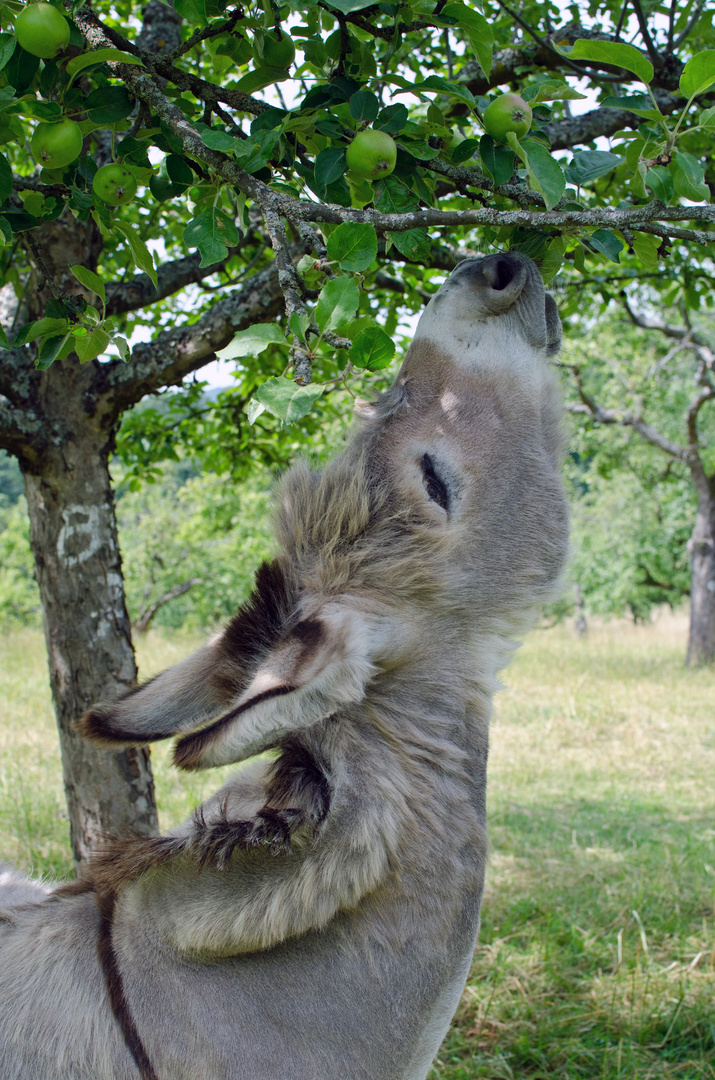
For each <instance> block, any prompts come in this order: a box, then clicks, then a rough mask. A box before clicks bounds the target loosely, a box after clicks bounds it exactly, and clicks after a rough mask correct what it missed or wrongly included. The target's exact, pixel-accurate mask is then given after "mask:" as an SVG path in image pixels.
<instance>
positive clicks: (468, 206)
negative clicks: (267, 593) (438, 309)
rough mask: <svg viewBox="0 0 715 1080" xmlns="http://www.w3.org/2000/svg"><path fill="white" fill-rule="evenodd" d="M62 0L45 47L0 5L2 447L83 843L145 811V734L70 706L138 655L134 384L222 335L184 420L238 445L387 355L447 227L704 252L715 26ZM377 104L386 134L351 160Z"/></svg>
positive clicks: (165, 439)
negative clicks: (494, 109)
mask: <svg viewBox="0 0 715 1080" xmlns="http://www.w3.org/2000/svg"><path fill="white" fill-rule="evenodd" d="M55 11H56V12H59V13H60V15H61V17H62V18H63V19H65V20H66V22H67V26H68V30H69V38H68V39H67V38H66V36H65V34H64V30H62V28H61V27H60V31H59V33H58V36H57V42H56V44H57V47H58V50H59V51H58V52H57V54H56V55H54V56H46V57H38V56H37V55H36V53H37V52H38V51H39V52H41V51H47V50H46V49H45V50H43V47H40V48H38V46H37V42H36V39H33V38H32V35H30V37H29V38H28V37H27V35H26V28H25V29H18V33H19V35H20V38H21V40H18V39H17V37H16V36H15V34H14V29H13V28H14V26H15V20H16V19H17V17H18V16H19V14H20V12H21V5H19V4H18V3H15V2H11V0H6V2H3V3H2V5H1V6H0V16H1V18H2V26H3V29H4V31H5V32H4V33H3V34H2V35H0V71H1V74H0V82H1V83H2V85H1V86H0V109H1V110H2V112H1V113H0V124H1V126H0V145H2V149H3V151H4V156H3V157H2V159H1V160H0V198H2V199H3V205H2V213H1V214H0V232H2V235H3V236H4V238H5V241H6V246H5V248H4V251H3V255H2V264H1V266H2V273H3V275H4V280H5V281H6V282H7V283H9V284H10V285H11V286H12V288H13V290H14V293H15V296H16V305H15V312H14V315H13V318H12V324H11V325H10V324H8V325H7V326H6V332H7V336H6V338H5V339H3V341H2V342H0V344H3V345H5V346H6V348H5V350H4V351H3V352H2V354H1V355H0V447H3V448H5V449H6V450H7V451H9V453H11V454H13V455H15V456H16V457H17V459H18V461H19V463H20V466H21V468H22V472H23V476H24V483H25V491H26V495H27V502H28V509H29V516H30V523H31V538H32V546H33V551H34V556H35V572H36V576H37V579H38V582H39V586H40V593H41V602H42V608H43V616H44V625H45V634H46V640H47V645H48V655H49V663H50V678H51V683H52V690H53V696H54V700H55V706H56V711H57V718H58V724H59V727H60V737H61V741H62V750H63V761H64V768H65V781H66V786H67V791H68V801H69V807H70V820H71V828H72V839H73V847H74V851H75V855H76V857H77V858H78V859H81V858H83V857H84V856H85V855H86V853H87V851H88V850H89V849H90V848H91V846H92V844H93V842H94V840H95V839H96V836H97V834H98V833H99V832H100V831H106V830H110V831H115V830H117V829H121V828H123V827H125V826H126V825H132V826H134V827H135V828H139V829H143V830H145V831H147V830H151V829H153V828H154V826H155V820H156V819H155V810H154V806H153V794H152V786H151V773H150V769H149V764H148V757H147V755H146V754H145V753H144V752H143V751H129V752H127V753H125V754H120V755H106V754H102V753H100V752H98V751H96V750H94V749H92V748H89V747H87V746H85V745H84V744H81V743H79V742H78V740H77V739H76V738H75V736H74V735H73V732H72V724H73V722H74V720H75V719H76V718H77V716H78V715H79V714H80V713H81V712H82V711H83V709H84V708H86V706H87V705H88V704H89V703H90V702H91V701H92V700H94V699H96V698H99V697H103V696H107V695H108V694H112V693H114V692H116V691H118V690H120V689H122V688H124V687H126V686H128V685H130V684H131V682H132V681H133V680H134V678H135V675H136V669H135V664H134V657H133V651H132V647H131V637H130V628H129V621H128V618H127V613H126V606H125V598H124V591H123V581H122V572H121V564H120V559H119V551H118V546H117V534H116V523H115V514H114V501H113V495H112V489H111V484H110V477H109V467H108V462H109V457H110V454H111V453H112V452H113V450H114V447H115V443H116V438H117V431H118V427H119V424H120V420H121V417H122V414H123V413H124V412H125V411H126V410H128V409H130V408H131V407H132V406H133V405H135V404H136V403H137V402H139V401H140V400H141V399H142V398H143V397H145V396H146V395H147V394H150V393H156V392H157V391H159V390H161V389H162V388H164V387H168V386H174V385H178V384H179V383H180V382H181V381H182V380H184V379H185V378H186V377H187V376H188V375H190V374H191V373H192V372H195V371H197V370H198V369H199V368H201V366H202V365H204V364H205V363H207V362H208V361H209V360H212V359H213V358H214V356H215V355H216V352H217V351H218V350H222V349H224V348H225V347H226V346H227V345H228V344H229V342H231V341H232V339H233V341H232V344H231V347H230V349H231V351H230V353H229V355H231V356H233V357H235V358H238V359H239V361H240V365H241V369H242V370H241V378H240V379H239V380H238V381H237V385H236V387H235V389H234V390H233V392H232V394H230V395H226V396H223V398H222V399H221V400H220V401H219V402H218V403H217V408H216V410H213V412H212V416H210V417H209V416H204V417H199V418H197V417H196V415H195V413H196V405H197V400H198V399H197V398H192V397H191V393H192V390H191V387H189V389H188V390H187V392H186V393H187V398H186V409H187V410H188V412H189V413H190V414H191V413H192V412H193V421H192V425H190V426H191V430H192V431H193V432H194V433H196V432H197V431H199V429H200V428H201V429H202V430H203V431H204V432H206V431H207V430H210V429H211V428H212V427H214V429H215V428H216V426H218V428H220V429H221V431H222V432H224V433H225V432H226V431H227V430H230V432H231V436H232V440H231V443H230V444H229V443H227V441H226V440H222V443H221V447H220V450H217V451H216V452H217V453H218V454H220V455H223V457H224V459H225V462H224V463H225V465H226V467H227V468H228V467H231V468H232V469H233V471H234V473H239V472H240V470H241V462H242V461H245V460H246V459H247V458H250V457H251V456H259V457H262V458H263V459H265V460H271V461H277V460H280V459H281V458H282V457H284V456H285V455H286V454H287V453H288V452H289V450H290V448H291V446H292V445H294V444H295V441H296V439H295V436H294V435H293V434H291V429H290V427H288V426H287V425H290V424H291V423H293V422H296V421H301V423H302V424H304V425H305V427H306V430H307V431H308V432H309V433H310V431H311V430H312V431H315V430H316V429H317V428H318V426H319V424H320V422H321V419H322V418H323V417H324V416H325V415H335V414H336V412H338V411H339V410H340V409H341V405H342V402H343V400H344V396H343V397H341V395H344V394H346V393H347V394H350V393H355V392H356V391H357V390H360V389H361V388H362V386H363V384H364V383H365V381H366V380H367V381H368V382H369V381H370V374H369V373H371V372H378V376H377V378H378V379H379V377H380V376H379V371H380V370H381V369H382V368H383V367H384V366H385V365H387V364H389V362H390V360H391V359H392V355H393V353H394V342H393V337H394V331H395V327H396V325H397V319H398V312H399V311H400V310H402V309H405V308H406V309H412V310H416V309H418V308H419V306H421V304H422V302H423V300H424V296H425V294H428V293H429V292H430V290H431V289H432V288H433V284H432V283H433V279H434V278H435V276H436V274H437V273H438V272H440V271H442V272H443V271H444V270H447V269H449V268H450V267H451V266H452V265H454V262H455V260H456V259H457V258H459V257H460V254H461V253H462V252H464V251H465V250H466V251H471V252H478V251H488V250H492V249H493V248H494V247H497V248H504V247H509V246H513V247H519V248H521V249H523V250H526V251H527V252H528V253H530V254H532V255H533V256H534V257H536V258H538V259H539V260H540V261H541V264H542V267H543V271H544V274H545V276H546V277H553V275H554V274H555V273H556V271H557V270H558V269H559V267H560V266H561V265H562V264H564V263H565V264H566V265H568V266H569V267H573V268H574V270H575V272H576V273H583V272H584V271H585V272H587V273H588V272H590V271H591V270H592V269H593V266H594V264H598V263H601V262H602V260H604V259H605V260H610V261H611V262H613V263H616V262H619V260H620V261H622V262H623V263H624V264H628V265H631V266H634V267H639V268H642V267H643V266H645V267H646V268H649V267H654V266H660V265H661V264H662V263H666V265H667V260H668V258H669V257H670V252H671V251H674V250H676V249H677V250H678V251H679V252H682V256H681V257H682V259H683V260H684V261H685V262H692V263H693V264H697V261H698V259H699V258H700V251H701V249H704V250H707V248H708V245H709V243H710V237H711V233H710V228H711V223H712V221H713V218H714V217H715V212H714V211H713V208H712V207H711V206H710V205H709V202H708V200H709V190H710V189H709V172H708V170H709V169H710V168H711V164H710V153H709V150H710V146H709V143H710V140H711V137H712V130H713V128H715V108H713V107H711V101H712V100H713V99H712V97H711V89H712V87H713V86H714V85H715V51H713V50H711V49H710V48H709V46H711V45H712V44H713V38H714V35H713V29H712V22H711V20H712V13H711V12H706V11H705V5H704V4H703V3H698V4H696V5H695V6H694V7H693V5H692V4H689V3H688V4H686V3H680V4H679V3H678V2H676V0H672V2H671V3H670V5H665V6H662V5H644V4H642V3H641V0H633V2H632V3H631V2H630V0H629V2H627V3H625V4H621V3H620V2H619V3H604V4H602V5H600V6H599V7H598V8H596V9H594V8H593V6H590V7H589V6H587V5H586V4H583V5H582V6H581V5H578V4H573V5H571V7H570V8H569V15H570V18H571V20H572V21H571V22H569V23H567V24H564V22H563V17H562V15H561V13H560V10H559V9H558V8H557V7H555V6H553V5H550V4H543V3H529V2H527V3H524V4H522V5H521V6H520V7H519V11H518V12H515V11H513V10H512V9H511V8H510V7H509V6H507V5H506V4H503V3H501V2H497V3H486V4H485V6H484V12H483V13H482V12H480V11H478V10H476V9H475V8H472V7H470V6H468V5H467V4H465V3H462V2H459V0H457V2H448V3H444V2H443V0H410V2H408V3H403V4H400V5H396V4H391V3H381V4H369V3H365V2H362V0H325V2H322V0H300V3H298V2H297V0H289V2H288V3H286V4H283V5H274V4H270V5H269V4H265V5H263V4H260V3H257V4H255V5H254V4H248V5H246V6H240V7H234V6H231V5H230V4H229V3H226V2H225V0H175V5H174V6H173V7H170V6H168V5H165V4H162V3H159V2H158V0H150V2H149V4H148V5H147V7H146V8H144V10H143V12H142V18H143V21H142V23H141V27H140V25H139V22H138V15H139V12H138V10H137V9H135V8H134V6H133V5H132V4H131V3H129V2H126V0H125V2H119V3H112V4H109V3H108V2H104V0H98V2H97V3H96V4H95V5H94V6H93V7H92V9H90V8H88V7H85V6H83V5H82V3H75V4H74V5H72V6H71V7H70V6H69V5H68V7H67V9H66V10H65V9H62V8H59V7H58V8H56V9H55ZM40 14H41V15H42V12H41V13H40ZM45 14H46V13H45ZM36 16H37V12H33V18H35V17H36ZM20 25H21V24H20ZM53 25H54V26H55V28H56V26H57V24H56V20H55V21H54V23H53ZM53 33H56V30H53ZM45 36H46V35H45ZM66 41H67V44H65V42H66ZM630 42H634V44H632V43H630ZM23 43H24V47H23ZM33 49H34V53H33ZM501 88H505V89H514V90H518V91H519V93H520V95H521V97H522V98H523V99H524V101H525V102H526V103H527V104H528V109H530V110H533V118H532V122H531V126H530V129H529V130H528V131H524V128H523V124H522V126H519V125H517V127H516V129H515V130H512V131H509V130H507V128H508V123H507V125H506V126H505V124H504V120H503V117H502V120H501V121H500V123H499V124H497V125H496V126H492V128H491V131H492V133H491V134H490V133H489V132H487V131H485V128H484V120H483V118H484V114H485V110H486V108H487V107H488V105H489V104H490V101H491V100H493V99H494V98H496V97H499V96H500V95H499V94H498V93H495V92H494V91H495V90H498V89H501ZM584 93H585V94H586V95H587V96H586V97H585V98H584V97H583V96H582V95H583V94H584ZM579 101H582V102H584V103H585V104H586V106H587V108H586V111H585V112H584V113H583V114H581V115H577V116H574V115H572V113H571V106H570V102H579ZM528 109H527V110H526V112H528ZM521 113H522V116H523V115H524V114H525V110H524V109H522V110H521ZM74 125H76V126H74ZM364 131H372V132H373V133H374V132H381V133H382V134H381V135H380V136H379V144H378V145H379V151H378V152H377V157H376V158H374V159H371V156H370V153H367V156H365V152H364V148H363V152H362V154H361V155H359V156H358V159H357V160H356V158H355V150H354V140H355V138H356V136H358V135H362V133H363V132H364ZM517 136H518V137H517ZM28 139H29V140H30V142H29V150H28ZM599 139H603V140H609V142H608V143H607V144H606V145H607V147H608V148H606V146H605V145H603V144H602V143H600V142H599V143H597V140H599ZM389 140H393V141H394V143H395V148H394V168H392V160H393V154H392V149H391V142H390V141H389ZM362 141H363V142H364V141H365V140H364V139H362ZM351 144H353V147H352V148H351ZM385 147H387V150H386V149H385ZM348 148H351V155H350V158H351V160H350V164H351V169H352V174H350V173H349V172H348V169H347V164H348V163H347V157H346V152H347V150H348ZM368 149H369V150H370V151H371V152H372V153H373V154H374V153H375V144H374V140H373V145H372V146H370V140H369V139H368ZM360 156H361V157H362V161H361V160H359V158H360ZM384 160H387V161H388V165H386V166H385V165H383V164H381V163H382V162H383V161H384ZM373 169H377V171H376V172H373V171H372V170H373ZM390 170H391V171H390ZM360 174H362V175H360ZM366 174H369V175H371V176H374V177H376V179H374V181H373V180H370V179H365V175H366ZM684 200H685V201H684ZM135 271H137V272H138V273H136V276H133V275H135ZM266 324H267V325H266ZM147 325H151V326H152V327H153V329H154V333H153V336H152V340H151V341H146V342H140V343H136V344H133V345H132V346H131V347H130V345H129V344H128V341H132V342H133V341H134V331H135V330H136V329H137V328H138V327H140V326H141V327H145V326H147ZM199 411H201V410H199ZM142 423H143V425H144V431H150V432H153V436H152V438H153V439H154V441H153V443H152V438H149V437H147V439H146V440H145V439H144V435H143V434H142V433H141V431H139V430H138V429H137V430H135V434H136V436H137V437H136V438H135V439H133V440H132V445H133V446H134V448H135V450H133V451H131V453H134V454H135V457H136V458H137V461H136V462H135V464H136V465H137V466H138V465H139V464H140V460H139V459H141V458H142V455H143V456H144V457H146V458H149V459H150V461H149V463H150V464H151V462H152V461H154V462H155V461H156V460H157V459H158V458H159V457H161V455H162V453H170V452H171V448H172V445H173V443H172V436H171V432H170V424H169V423H168V422H167V421H166V418H164V420H161V421H157V420H156V417H153V418H152V417H151V416H147V417H145V418H144V421H142ZM192 437H194V436H192ZM196 437H198V436H196ZM125 445H127V444H125ZM229 445H230V448H229ZM152 447H153V448H152ZM130 456H131V454H130Z"/></svg>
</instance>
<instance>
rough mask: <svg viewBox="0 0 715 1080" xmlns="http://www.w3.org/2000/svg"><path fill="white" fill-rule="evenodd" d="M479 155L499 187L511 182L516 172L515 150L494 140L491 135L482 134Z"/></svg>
mask: <svg viewBox="0 0 715 1080" xmlns="http://www.w3.org/2000/svg"><path fill="white" fill-rule="evenodd" d="M479 156H480V157H481V159H482V164H483V165H484V168H485V169H486V170H487V172H488V173H489V175H490V176H491V178H492V180H493V181H494V183H495V184H496V186H497V187H501V185H502V184H508V183H509V181H510V180H511V178H512V175H513V173H514V151H513V150H510V149H509V147H508V146H502V144H501V143H497V142H494V139H493V138H492V137H491V135H482V137H481V139H480V140H479Z"/></svg>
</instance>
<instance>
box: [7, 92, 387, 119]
mask: <svg viewBox="0 0 715 1080" xmlns="http://www.w3.org/2000/svg"><path fill="white" fill-rule="evenodd" d="M15 100H16V99H15V89H14V87H12V86H3V88H2V89H1V90H0V113H1V112H5V110H6V109H7V108H8V107H9V106H10V105H12V104H13V103H14V102H15ZM403 108H404V106H403Z"/></svg>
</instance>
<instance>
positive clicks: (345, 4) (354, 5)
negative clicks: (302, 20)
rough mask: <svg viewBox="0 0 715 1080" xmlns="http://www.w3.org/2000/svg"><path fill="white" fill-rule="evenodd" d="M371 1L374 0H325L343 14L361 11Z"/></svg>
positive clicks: (370, 3)
mask: <svg viewBox="0 0 715 1080" xmlns="http://www.w3.org/2000/svg"><path fill="white" fill-rule="evenodd" d="M373 2H374V0H326V4H327V6H328V7H331V8H334V9H335V10H336V11H342V13H343V15H350V13H351V12H353V11H362V10H363V8H366V7H371V6H372V4H373ZM301 10H302V8H301Z"/></svg>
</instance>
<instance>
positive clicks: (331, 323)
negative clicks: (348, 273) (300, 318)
mask: <svg viewBox="0 0 715 1080" xmlns="http://www.w3.org/2000/svg"><path fill="white" fill-rule="evenodd" d="M359 303H360V293H359V291H358V287H357V282H356V281H355V280H354V279H353V278H351V277H339V278H333V279H332V280H331V281H329V282H328V283H327V284H326V285H324V286H323V288H322V290H321V293H320V296H319V297H318V303H317V304H316V307H315V321H316V323H317V324H318V327H319V329H320V330H322V331H325V330H334V329H335V327H336V326H339V325H340V323H341V322H346V321H347V320H348V319H350V318H352V316H353V315H354V313H355V312H356V311H357V306H358V304H359Z"/></svg>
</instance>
